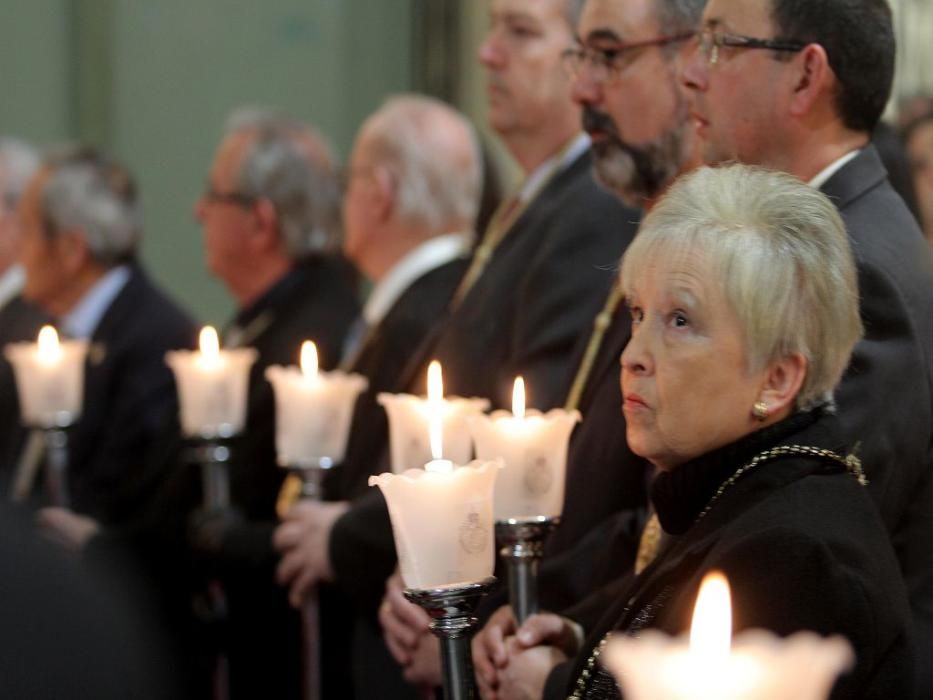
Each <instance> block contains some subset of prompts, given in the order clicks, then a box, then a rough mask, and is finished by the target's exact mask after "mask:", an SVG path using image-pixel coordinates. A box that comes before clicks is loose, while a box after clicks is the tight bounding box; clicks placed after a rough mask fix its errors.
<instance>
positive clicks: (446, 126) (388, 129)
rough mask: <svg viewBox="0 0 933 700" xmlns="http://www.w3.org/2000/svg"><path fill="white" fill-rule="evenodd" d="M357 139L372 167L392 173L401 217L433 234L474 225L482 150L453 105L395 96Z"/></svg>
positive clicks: (433, 100) (369, 121)
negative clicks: (480, 151) (480, 152)
mask: <svg viewBox="0 0 933 700" xmlns="http://www.w3.org/2000/svg"><path fill="white" fill-rule="evenodd" d="M357 144H358V148H359V149H360V150H361V152H362V153H363V155H364V157H365V159H366V160H367V161H368V163H369V165H370V166H371V167H372V166H379V167H381V168H384V169H385V170H386V171H388V172H389V173H391V175H392V176H393V181H394V186H395V196H396V205H395V207H396V216H397V217H398V218H399V219H400V220H401V221H402V222H404V223H406V224H408V225H411V226H417V227H419V228H423V229H425V230H429V231H431V232H437V233H444V232H449V231H454V230H469V229H471V228H472V226H473V222H474V219H475V218H476V211H477V207H478V205H479V194H480V184H481V183H480V180H481V174H480V155H479V148H478V144H477V141H476V136H475V134H474V131H473V128H472V127H471V126H470V124H469V122H467V120H466V119H465V118H464V117H463V116H461V115H460V114H459V113H458V112H457V111H456V110H454V109H452V108H451V107H448V106H447V105H446V104H444V103H443V102H441V101H439V100H435V99H433V98H429V97H422V96H416V95H401V96H398V97H393V98H391V99H389V100H388V101H387V102H386V103H385V104H384V105H383V107H382V108H381V109H380V110H379V111H378V112H376V113H375V114H374V115H372V116H371V117H370V118H369V119H367V120H366V122H365V123H364V124H363V128H362V129H361V130H360V136H359V139H358V141H357Z"/></svg>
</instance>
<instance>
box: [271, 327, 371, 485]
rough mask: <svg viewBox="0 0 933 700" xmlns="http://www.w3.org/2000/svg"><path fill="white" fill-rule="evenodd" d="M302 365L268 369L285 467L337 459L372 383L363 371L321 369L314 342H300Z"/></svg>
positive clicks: (280, 459) (280, 456)
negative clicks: (356, 409) (358, 401)
mask: <svg viewBox="0 0 933 700" xmlns="http://www.w3.org/2000/svg"><path fill="white" fill-rule="evenodd" d="M300 365H301V367H300V369H299V368H298V367H281V366H278V365H275V366H272V367H269V368H267V369H266V378H267V379H268V380H269V381H270V382H271V383H272V387H273V390H274V392H275V447H276V453H277V455H278V462H279V464H280V465H281V466H283V467H304V466H329V465H333V464H337V463H339V462H341V461H342V460H343V458H344V454H345V452H346V449H347V437H348V435H349V432H350V421H351V419H352V418H353V406H354V404H355V402H356V399H357V397H358V396H359V395H360V393H362V392H363V391H365V390H366V387H367V386H368V382H367V380H366V378H365V377H362V376H360V375H359V374H347V373H346V372H340V371H333V372H322V371H320V369H319V368H318V358H317V347H316V346H315V345H314V343H312V342H310V341H305V342H304V343H303V344H302V346H301V358H300ZM325 463H326V464H325Z"/></svg>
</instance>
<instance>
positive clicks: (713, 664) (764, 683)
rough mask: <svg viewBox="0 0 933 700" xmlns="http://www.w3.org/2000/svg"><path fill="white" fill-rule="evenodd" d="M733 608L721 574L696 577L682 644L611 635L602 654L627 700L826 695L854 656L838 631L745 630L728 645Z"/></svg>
mask: <svg viewBox="0 0 933 700" xmlns="http://www.w3.org/2000/svg"><path fill="white" fill-rule="evenodd" d="M731 631H732V609H731V604H730V600H729V584H728V582H727V581H726V579H725V577H724V576H722V574H718V573H713V574H710V575H709V576H707V577H706V578H705V579H704V580H703V585H702V586H701V587H700V594H699V596H697V603H696V607H695V609H694V613H693V624H692V626H691V630H690V641H689V644H688V643H687V642H686V641H685V640H684V639H682V638H680V639H674V638H671V637H668V636H667V635H665V634H663V633H661V632H658V631H655V630H647V631H645V632H642V633H641V634H640V635H639V637H637V638H635V637H628V636H624V635H621V634H618V635H613V636H612V638H611V639H610V640H609V642H608V643H607V645H606V649H605V651H604V653H603V655H602V657H601V658H602V660H603V661H604V663H605V664H606V666H607V668H609V670H610V671H612V673H613V674H614V675H615V676H616V678H617V679H618V680H619V684H620V686H621V687H622V689H623V691H624V693H625V697H626V698H632V700H785V699H786V698H794V700H825V699H826V698H827V697H829V693H830V690H831V689H832V685H833V682H834V681H835V678H836V676H838V675H839V674H840V673H842V672H843V671H845V670H846V669H847V668H849V667H850V666H851V665H852V662H853V661H854V655H853V653H852V648H851V646H850V645H849V643H848V642H847V641H845V640H844V639H842V638H841V637H830V638H823V637H820V636H818V635H816V634H814V633H812V632H798V633H796V634H794V635H791V636H790V637H787V638H786V639H781V638H779V637H777V636H776V635H774V634H771V633H770V632H765V631H761V630H753V631H750V632H744V633H743V634H741V635H740V636H739V637H737V638H736V640H735V642H734V643H733V644H731V645H730V638H731Z"/></svg>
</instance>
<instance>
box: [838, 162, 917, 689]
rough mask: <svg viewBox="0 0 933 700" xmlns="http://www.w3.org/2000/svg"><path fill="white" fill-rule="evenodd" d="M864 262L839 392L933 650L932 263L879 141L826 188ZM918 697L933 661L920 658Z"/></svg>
mask: <svg viewBox="0 0 933 700" xmlns="http://www.w3.org/2000/svg"><path fill="white" fill-rule="evenodd" d="M822 189H823V192H825V193H826V194H827V195H829V197H830V198H831V199H832V200H833V201H834V202H835V203H836V205H837V206H838V207H839V212H840V214H841V215H842V218H843V220H844V221H845V224H846V228H847V230H848V233H849V238H850V241H851V243H852V249H853V252H854V254H855V259H856V263H857V265H858V278H859V279H858V282H859V296H860V302H861V316H862V322H863V323H864V325H865V338H864V340H862V341H861V342H859V343H858V344H857V345H856V347H855V352H854V354H853V357H852V362H851V364H850V366H849V369H848V370H847V372H846V375H845V377H844V378H843V381H842V383H841V385H840V386H839V389H838V390H837V392H836V398H837V402H838V404H839V414H840V416H841V418H842V422H843V425H844V427H845V429H846V432H847V437H848V438H849V439H850V441H851V442H852V444H855V443H856V442H859V443H861V447H860V454H861V456H862V460H863V461H864V463H865V464H866V466H867V468H868V470H869V472H868V476H869V479H870V480H871V485H870V486H869V492H870V493H871V495H872V496H873V497H874V499H875V502H876V503H877V504H878V506H879V508H880V511H881V515H882V518H883V519H884V522H885V525H886V526H887V528H888V531H889V532H890V533H891V537H892V541H893V543H894V548H895V551H896V552H897V555H898V560H899V561H900V564H901V569H902V572H903V574H904V578H905V580H906V582H907V587H908V593H909V595H910V602H911V608H912V610H913V614H914V622H915V630H914V632H915V636H916V641H917V651H918V658H921V659H928V658H930V655H933V549H931V547H930V542H933V263H931V257H930V251H929V249H928V247H927V244H926V242H925V240H924V238H923V234H922V233H921V232H920V229H919V227H918V226H917V223H916V221H915V220H914V219H913V217H912V216H911V215H910V212H909V211H908V210H907V207H906V206H905V205H904V203H903V201H902V200H901V199H900V197H898V195H897V194H896V193H895V192H894V191H893V190H892V188H891V186H890V185H889V183H888V180H887V177H886V174H885V171H884V168H883V166H882V165H881V161H880V159H879V157H878V154H877V152H876V150H875V148H874V147H873V146H869V147H867V148H866V149H864V150H863V151H862V152H861V153H860V154H859V155H858V156H857V157H856V158H855V159H854V160H853V161H851V162H850V163H848V164H847V165H846V166H845V167H844V168H842V169H841V170H840V171H839V172H838V173H836V174H835V175H834V176H833V177H832V178H831V179H830V180H829V181H828V182H827V183H826V185H825V186H824V187H823V188H822ZM918 671H919V672H920V674H921V676H922V679H921V682H920V683H919V684H918V685H919V690H920V691H921V693H920V696H921V697H933V667H931V665H930V664H929V663H922V664H918Z"/></svg>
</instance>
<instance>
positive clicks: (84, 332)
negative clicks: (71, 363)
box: [61, 265, 130, 340]
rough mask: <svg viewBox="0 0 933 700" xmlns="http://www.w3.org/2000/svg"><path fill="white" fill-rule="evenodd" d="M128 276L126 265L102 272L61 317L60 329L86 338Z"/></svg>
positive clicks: (69, 334) (78, 337)
mask: <svg viewBox="0 0 933 700" xmlns="http://www.w3.org/2000/svg"><path fill="white" fill-rule="evenodd" d="M129 278H130V268H129V266H128V265H118V266H117V267H115V268H113V269H112V270H109V271H108V272H107V273H105V274H104V276H103V277H101V278H100V279H99V280H97V282H95V283H94V286H93V287H91V288H90V289H89V290H88V291H87V292H86V293H85V294H84V296H83V297H81V300H80V301H79V302H78V303H77V304H76V305H75V306H74V308H72V310H71V311H69V312H68V313H67V314H65V315H64V316H63V317H62V320H61V326H62V330H63V331H64V332H65V333H66V334H67V335H68V336H70V337H71V338H75V339H78V340H87V339H89V338H90V337H91V336H92V335H94V331H95V330H97V326H98V324H99V323H100V320H101V318H103V316H104V314H105V313H106V312H107V309H109V308H110V305H111V304H112V303H113V300H114V299H115V298H116V296H117V294H119V293H120V290H122V289H123V287H124V286H125V285H126V283H127V281H129Z"/></svg>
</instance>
